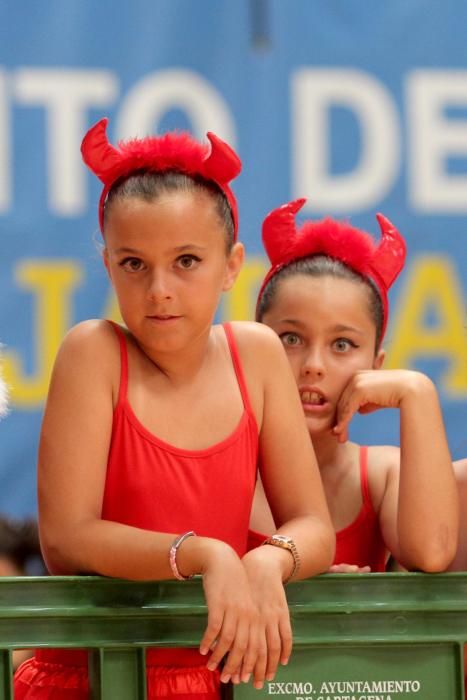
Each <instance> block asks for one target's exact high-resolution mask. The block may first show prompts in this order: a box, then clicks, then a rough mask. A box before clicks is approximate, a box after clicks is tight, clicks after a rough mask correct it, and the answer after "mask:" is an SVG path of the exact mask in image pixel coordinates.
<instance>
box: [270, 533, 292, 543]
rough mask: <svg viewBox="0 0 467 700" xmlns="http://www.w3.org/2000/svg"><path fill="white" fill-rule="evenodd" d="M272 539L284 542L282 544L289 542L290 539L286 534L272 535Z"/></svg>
mask: <svg viewBox="0 0 467 700" xmlns="http://www.w3.org/2000/svg"><path fill="white" fill-rule="evenodd" d="M273 539H274V540H277V541H279V542H284V544H291V542H292V539H291V538H290V537H287V535H273Z"/></svg>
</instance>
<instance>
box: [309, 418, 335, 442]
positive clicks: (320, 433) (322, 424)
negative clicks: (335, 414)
mask: <svg viewBox="0 0 467 700" xmlns="http://www.w3.org/2000/svg"><path fill="white" fill-rule="evenodd" d="M306 424H307V427H308V433H309V434H310V437H311V438H319V437H333V434H332V429H333V427H334V425H335V423H334V421H330V420H329V418H328V419H326V420H321V421H320V420H316V418H310V417H309V416H306Z"/></svg>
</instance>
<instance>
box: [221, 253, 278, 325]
mask: <svg viewBox="0 0 467 700" xmlns="http://www.w3.org/2000/svg"><path fill="white" fill-rule="evenodd" d="M267 270H268V268H267V266H266V260H265V258H264V257H261V258H253V257H251V258H247V260H246V262H245V264H244V266H243V268H242V270H241V272H240V274H239V276H238V279H237V281H236V282H235V284H234V286H233V288H232V290H231V291H230V292H229V293H228V294H227V296H226V297H225V299H224V306H223V314H222V316H223V318H224V319H225V320H226V321H253V320H254V318H255V306H256V296H257V293H258V291H259V285H260V284H261V282H262V280H263V278H264V277H265V276H266V272H267Z"/></svg>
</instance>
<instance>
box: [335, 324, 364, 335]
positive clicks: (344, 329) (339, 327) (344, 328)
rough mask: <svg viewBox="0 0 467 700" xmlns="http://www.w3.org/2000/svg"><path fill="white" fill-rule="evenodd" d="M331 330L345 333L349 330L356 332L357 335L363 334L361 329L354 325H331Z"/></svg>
mask: <svg viewBox="0 0 467 700" xmlns="http://www.w3.org/2000/svg"><path fill="white" fill-rule="evenodd" d="M331 330H332V331H335V332H336V333H345V332H347V331H350V332H351V333H358V334H359V335H363V331H361V330H360V329H359V328H355V326H344V325H340V324H339V325H337V326H333V327H332V329H331Z"/></svg>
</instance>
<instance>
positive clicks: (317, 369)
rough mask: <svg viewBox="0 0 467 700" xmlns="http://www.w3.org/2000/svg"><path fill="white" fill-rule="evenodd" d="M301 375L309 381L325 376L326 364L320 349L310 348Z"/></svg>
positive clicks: (304, 359)
mask: <svg viewBox="0 0 467 700" xmlns="http://www.w3.org/2000/svg"><path fill="white" fill-rule="evenodd" d="M300 373H301V375H302V376H303V377H307V378H308V379H314V378H317V379H319V378H322V377H323V376H324V374H325V364H324V357H323V353H322V351H321V350H320V349H319V348H318V347H312V348H309V349H308V351H307V353H306V355H305V356H304V358H303V362H302V367H301V370H300Z"/></svg>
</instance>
